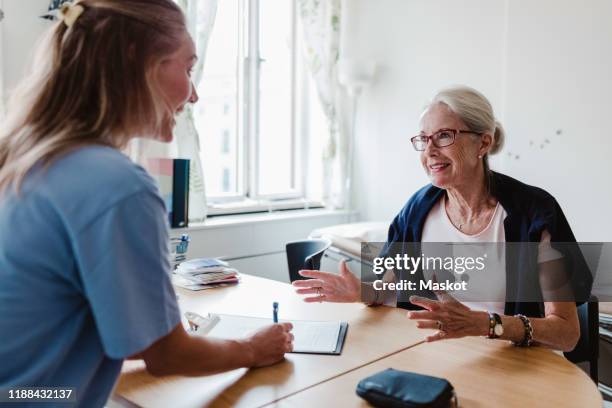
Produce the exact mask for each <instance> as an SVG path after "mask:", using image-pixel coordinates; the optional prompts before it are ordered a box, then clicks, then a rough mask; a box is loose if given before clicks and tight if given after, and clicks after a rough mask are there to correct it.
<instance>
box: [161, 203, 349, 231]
mask: <svg viewBox="0 0 612 408" xmlns="http://www.w3.org/2000/svg"><path fill="white" fill-rule="evenodd" d="M342 215H344V216H346V218H347V220H348V219H349V215H350V218H352V219H354V218H355V217H356V215H357V212H356V211H347V210H331V209H327V208H314V209H308V210H304V209H301V210H285V211H273V212H263V213H253V214H233V215H220V216H215V217H212V218H208V219H206V221H204V222H201V223H192V224H189V227H187V228H177V229H172V232H171V235H173V236H174V235H177V234H181V233H189V232H191V231H198V230H206V229H216V228H227V227H232V226H244V225H248V224H259V223H273V222H282V221H288V220H297V219H305V218H314V217H338V216H342ZM347 222H348V221H347Z"/></svg>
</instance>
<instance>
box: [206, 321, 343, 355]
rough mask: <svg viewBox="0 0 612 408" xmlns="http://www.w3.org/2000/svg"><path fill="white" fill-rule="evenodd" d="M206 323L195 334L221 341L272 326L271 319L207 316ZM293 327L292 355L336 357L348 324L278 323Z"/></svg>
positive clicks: (319, 322)
mask: <svg viewBox="0 0 612 408" xmlns="http://www.w3.org/2000/svg"><path fill="white" fill-rule="evenodd" d="M205 320H206V322H201V321H200V326H199V328H198V330H197V331H196V333H198V334H201V335H206V336H211V337H217V338H222V339H236V338H242V337H246V336H249V335H250V334H252V333H253V332H255V331H256V330H258V329H260V328H262V327H265V326H268V325H270V324H272V320H271V319H265V318H260V317H247V316H236V315H225V314H213V313H211V314H209V315H208V317H207V318H205ZM279 322H280V323H283V322H290V323H291V324H293V330H292V331H291V333H292V334H293V336H294V340H293V353H306V354H336V355H339V354H340V353H341V352H342V346H343V345H344V339H345V337H346V331H347V329H348V323H347V322H327V321H312V320H279Z"/></svg>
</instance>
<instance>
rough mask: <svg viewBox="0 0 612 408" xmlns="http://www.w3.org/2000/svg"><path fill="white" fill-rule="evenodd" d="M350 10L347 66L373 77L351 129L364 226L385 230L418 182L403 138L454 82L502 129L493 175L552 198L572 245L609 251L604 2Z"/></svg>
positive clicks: (390, 2)
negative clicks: (603, 244)
mask: <svg viewBox="0 0 612 408" xmlns="http://www.w3.org/2000/svg"><path fill="white" fill-rule="evenodd" d="M348 1H349V2H350V3H351V5H350V7H349V10H348V12H349V16H350V18H349V19H345V20H344V21H345V22H347V21H348V24H349V27H345V30H346V31H349V32H350V34H351V35H350V38H349V39H348V40H346V41H343V44H344V45H345V50H344V51H345V52H346V54H345V55H346V56H350V57H353V58H373V59H374V60H375V61H377V62H378V63H379V65H381V66H382V69H381V71H380V72H379V76H378V78H377V80H376V81H375V83H374V84H373V85H372V86H371V87H370V88H369V89H366V90H365V92H364V95H363V97H362V100H361V102H360V106H359V113H358V119H357V127H358V130H357V153H356V154H357V157H358V161H357V163H358V164H357V166H356V171H357V174H356V177H357V181H356V184H357V192H356V195H357V197H356V202H357V203H358V205H359V209H360V212H361V214H362V215H363V218H364V219H376V220H390V219H391V218H392V217H393V216H394V215H395V213H396V212H397V211H398V210H399V208H401V206H402V205H403V204H404V203H405V201H406V199H407V198H408V197H409V196H410V195H411V194H412V193H413V192H414V191H415V190H416V189H417V188H418V187H420V186H422V185H424V184H425V183H426V182H427V179H426V177H425V176H424V174H423V171H422V169H421V168H420V166H419V164H418V155H417V154H416V153H415V152H414V151H413V150H412V147H411V146H410V143H409V140H408V139H409V136H410V135H412V134H413V133H414V132H415V131H418V116H419V114H420V113H421V110H422V109H421V108H422V106H423V105H424V104H425V102H426V101H427V100H428V99H429V98H430V97H431V96H433V94H434V93H435V91H436V90H437V89H438V88H440V87H442V86H446V85H450V84H457V83H461V84H466V85H470V86H473V87H475V88H477V89H479V90H481V91H482V92H483V93H484V94H485V95H487V96H488V97H489V99H490V100H491V102H492V104H493V107H494V109H495V111H496V114H497V116H498V117H499V118H500V120H501V121H502V123H503V124H504V126H505V127H506V130H507V135H508V136H507V145H506V147H505V149H504V151H503V152H502V154H500V156H498V157H497V158H494V160H493V163H492V164H493V166H492V167H493V168H495V169H498V170H499V171H502V172H504V173H506V174H509V175H511V176H514V177H517V178H519V179H521V180H524V181H526V182H528V183H531V184H535V185H538V186H540V187H543V188H545V189H547V190H548V191H549V192H551V193H552V194H553V195H555V196H556V197H557V199H558V200H559V202H560V203H561V206H562V207H563V209H564V211H565V213H566V215H567V216H568V218H569V220H570V223H571V225H572V227H573V229H574V232H575V233H576V235H577V237H578V239H580V240H583V241H587V240H601V241H605V240H606V239H607V240H610V236H611V235H612V232H610V230H611V229H612V217H610V216H608V215H607V214H608V211H609V207H610V202H611V201H612V191H611V189H610V185H611V183H610V182H609V177H610V175H611V174H612V164H610V157H612V154H611V153H612V140H611V139H610V136H609V135H610V134H611V132H610V130H609V129H610V124H609V121H608V120H607V118H608V117H609V116H610V112H611V110H612V103H610V100H609V99H610V95H612V53H611V52H610V50H611V49H612V24H611V23H610V22H611V21H612V2H610V1H609V0H588V1H584V0H582V1H580V0H537V1H534V0H512V1H507V0H506V1H490V0H467V1H460V2H458V1H454V0H433V1H432V0H413V1H405V0H378V1H375V2H373V1H369V0H348ZM558 129H560V130H561V135H557V134H556V131H557V130H558ZM546 139H548V140H549V142H548V143H546V142H545V140H546ZM531 142H533V144H532V145H530V143H531ZM542 144H543V145H544V147H543V148H541V147H540V145H542ZM510 155H511V156H510ZM516 155H518V156H519V158H518V159H517V158H516Z"/></svg>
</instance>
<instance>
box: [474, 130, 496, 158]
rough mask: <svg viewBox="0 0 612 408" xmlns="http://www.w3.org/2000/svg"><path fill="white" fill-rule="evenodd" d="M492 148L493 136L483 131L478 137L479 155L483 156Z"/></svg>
mask: <svg viewBox="0 0 612 408" xmlns="http://www.w3.org/2000/svg"><path fill="white" fill-rule="evenodd" d="M491 148H493V136H492V135H491V134H490V133H483V135H482V137H481V138H480V147H479V149H478V154H479V155H480V156H484V155H486V154H487V153H489V151H490V150H491Z"/></svg>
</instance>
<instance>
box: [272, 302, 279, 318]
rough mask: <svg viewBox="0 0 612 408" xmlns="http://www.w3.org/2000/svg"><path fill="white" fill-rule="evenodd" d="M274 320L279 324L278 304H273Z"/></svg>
mask: <svg viewBox="0 0 612 408" xmlns="http://www.w3.org/2000/svg"><path fill="white" fill-rule="evenodd" d="M272 320H274V323H278V302H274V303H272Z"/></svg>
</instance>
